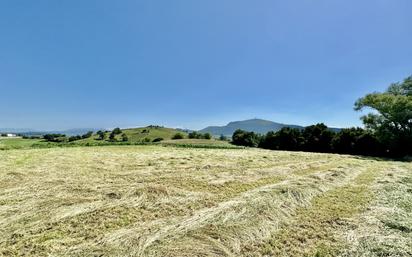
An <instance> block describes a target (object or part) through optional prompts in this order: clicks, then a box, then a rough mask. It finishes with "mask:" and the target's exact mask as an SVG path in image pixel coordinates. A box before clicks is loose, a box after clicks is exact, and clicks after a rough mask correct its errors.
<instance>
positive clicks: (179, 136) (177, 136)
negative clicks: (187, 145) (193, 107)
mask: <svg viewBox="0 0 412 257" xmlns="http://www.w3.org/2000/svg"><path fill="white" fill-rule="evenodd" d="M183 138H185V136H184V135H183V134H182V133H176V134H174V136H173V137H172V139H173V140H175V139H183Z"/></svg>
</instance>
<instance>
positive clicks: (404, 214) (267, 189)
mask: <svg viewBox="0 0 412 257" xmlns="http://www.w3.org/2000/svg"><path fill="white" fill-rule="evenodd" d="M411 233H412V164H411V163H407V162H392V161H384V160H378V159H368V158H359V157H353V156H343V155H330V154H315V153H300V152H279V151H268V150H260V149H194V148H188V149H186V148H176V147H160V146H122V147H119V146H110V147H76V148H50V149H29V150H8V151H0V234H1V235H2V236H1V237H0V255H5V256H23V255H25V256H27V255H34V256H411V255H412V250H411V249H412V237H411Z"/></svg>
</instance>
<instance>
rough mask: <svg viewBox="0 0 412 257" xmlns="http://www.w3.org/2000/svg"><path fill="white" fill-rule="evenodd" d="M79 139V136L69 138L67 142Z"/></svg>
mask: <svg viewBox="0 0 412 257" xmlns="http://www.w3.org/2000/svg"><path fill="white" fill-rule="evenodd" d="M80 139H82V137H81V136H79V135H77V136H71V137H69V142H73V141H77V140H80Z"/></svg>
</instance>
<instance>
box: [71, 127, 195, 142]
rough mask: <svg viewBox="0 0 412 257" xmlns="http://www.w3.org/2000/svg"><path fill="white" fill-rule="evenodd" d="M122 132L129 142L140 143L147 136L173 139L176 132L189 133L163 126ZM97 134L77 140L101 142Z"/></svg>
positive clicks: (185, 134)
mask: <svg viewBox="0 0 412 257" xmlns="http://www.w3.org/2000/svg"><path fill="white" fill-rule="evenodd" d="M122 133H124V134H126V135H127V137H128V139H129V142H131V143H139V142H142V141H143V140H144V139H145V138H148V139H149V140H150V142H151V141H153V139H155V138H163V139H164V140H169V139H171V138H172V137H173V136H174V135H175V134H176V133H181V134H183V135H184V136H187V133H185V132H181V131H179V130H176V129H172V128H163V127H156V128H150V127H143V128H131V129H123V130H122ZM109 135H110V132H107V133H106V140H107V139H109ZM96 138H97V136H93V137H91V138H88V139H83V140H79V141H76V143H78V144H84V143H87V142H89V143H96V142H99V141H98V140H96ZM116 139H117V140H119V141H121V135H117V136H116Z"/></svg>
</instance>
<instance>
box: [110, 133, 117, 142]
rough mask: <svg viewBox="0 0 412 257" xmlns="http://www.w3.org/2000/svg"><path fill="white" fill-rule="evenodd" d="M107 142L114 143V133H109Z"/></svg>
mask: <svg viewBox="0 0 412 257" xmlns="http://www.w3.org/2000/svg"><path fill="white" fill-rule="evenodd" d="M109 140H110V141H111V142H114V141H116V134H115V133H114V132H112V133H110V135H109Z"/></svg>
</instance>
